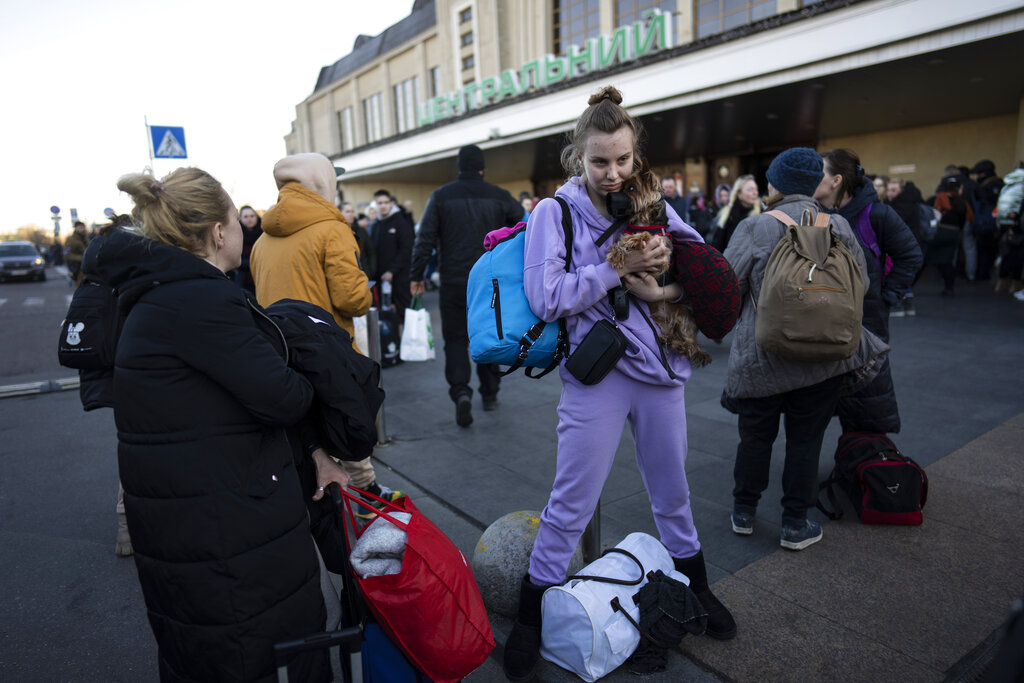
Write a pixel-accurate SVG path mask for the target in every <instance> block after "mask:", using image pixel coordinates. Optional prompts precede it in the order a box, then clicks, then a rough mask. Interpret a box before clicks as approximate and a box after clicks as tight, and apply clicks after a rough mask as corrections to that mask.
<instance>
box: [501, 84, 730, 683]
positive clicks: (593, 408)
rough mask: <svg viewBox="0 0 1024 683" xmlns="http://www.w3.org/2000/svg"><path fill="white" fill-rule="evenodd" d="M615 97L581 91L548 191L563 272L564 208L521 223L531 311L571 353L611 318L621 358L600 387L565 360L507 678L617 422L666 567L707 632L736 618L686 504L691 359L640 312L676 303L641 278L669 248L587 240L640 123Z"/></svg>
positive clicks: (687, 234) (630, 168) (604, 461)
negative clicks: (549, 471)
mask: <svg viewBox="0 0 1024 683" xmlns="http://www.w3.org/2000/svg"><path fill="white" fill-rule="evenodd" d="M621 101H622V95H621V94H620V93H619V92H618V90H616V89H615V88H613V87H610V86H608V87H605V88H603V89H602V90H601V91H599V92H598V93H597V94H595V95H593V96H592V97H591V98H590V106H588V108H587V109H586V111H585V112H584V113H583V115H582V116H581V117H580V118H579V120H578V121H577V125H576V131H575V134H574V135H573V138H572V143H571V144H569V145H568V146H567V147H566V148H565V149H564V150H563V151H562V164H563V166H565V168H566V171H567V172H568V173H569V174H570V175H571V176H572V177H571V178H570V179H569V180H568V181H567V182H566V183H565V185H563V186H562V187H560V188H559V189H558V191H557V192H556V193H555V194H556V195H557V196H559V197H561V198H563V199H564V200H565V201H566V202H567V203H568V205H569V207H570V211H571V214H572V225H573V241H572V250H573V253H572V259H571V266H570V271H569V272H568V273H567V272H566V271H565V260H566V253H565V240H564V235H563V232H562V212H561V207H560V206H559V204H558V202H557V201H556V200H554V199H545V200H542V201H541V202H540V203H539V204H538V205H537V206H536V207H535V208H534V211H533V213H532V214H531V215H530V220H529V227H528V228H527V230H526V252H525V256H526V263H525V270H524V286H525V290H526V296H527V299H528V300H529V302H530V307H531V308H532V309H533V312H534V313H535V314H536V315H537V316H539V317H540V318H542V319H543V320H546V321H552V320H557V319H558V318H564V319H565V323H566V329H567V331H568V334H569V342H570V348H572V349H575V348H576V346H577V345H578V344H579V343H580V341H581V340H582V339H583V337H584V336H585V335H586V334H587V332H588V331H589V330H590V329H591V327H593V325H594V323H596V322H597V321H598V320H601V319H602V318H604V319H606V320H609V321H613V322H616V323H617V324H618V327H619V329H620V330H621V331H622V332H623V334H624V335H625V337H626V340H627V349H626V352H625V355H624V356H623V357H622V358H620V359H619V361H618V363H617V364H616V365H615V367H614V368H613V369H612V370H611V372H609V373H608V375H607V376H606V377H605V378H604V379H603V380H601V381H600V382H599V383H597V384H594V385H590V386H587V385H584V384H582V383H581V382H579V381H578V380H577V379H576V378H574V377H573V376H572V375H571V374H570V373H569V372H568V371H567V370H566V369H565V368H564V367H562V368H560V374H561V377H562V398H561V401H560V402H559V404H558V418H559V421H558V461H557V470H556V474H555V481H554V485H553V487H552V491H551V497H550V499H549V500H548V504H547V506H546V507H545V508H544V511H543V513H541V518H540V529H539V531H538V533H537V540H536V542H535V544H534V547H533V553H532V555H531V557H530V568H529V574H528V575H527V576H526V577H524V579H523V582H522V587H521V592H520V599H519V614H518V616H517V618H516V622H515V625H514V627H513V630H512V633H511V634H510V635H509V638H508V642H507V643H506V645H505V661H504V666H505V674H506V676H507V677H508V678H509V679H511V680H514V681H519V680H527V679H529V678H530V677H531V676H532V674H533V670H534V668H535V665H536V663H537V660H538V657H539V647H540V625H541V611H540V604H541V603H540V600H541V596H542V595H543V592H544V590H545V589H546V588H547V587H548V586H552V585H555V584H560V583H562V582H563V581H565V575H566V571H567V569H568V566H569V560H570V558H571V556H572V554H573V552H574V550H575V548H576V544H577V542H578V541H579V538H580V536H581V534H582V533H583V530H584V528H585V527H586V525H587V523H588V522H589V521H590V518H591V517H592V515H593V513H594V510H595V508H596V506H597V503H598V499H599V498H600V495H601V489H602V488H603V486H604V482H605V479H606V478H607V477H608V473H609V472H610V471H611V466H612V461H613V460H614V458H615V451H616V449H617V447H618V443H619V439H620V436H621V433H622V427H623V425H624V423H625V420H626V418H627V417H628V418H629V420H630V425H631V428H632V434H633V439H634V441H635V443H636V458H637V464H638V465H639V467H640V473H641V476H642V477H643V481H644V485H645V486H646V488H647V491H648V494H649V496H650V499H651V509H652V511H653V513H654V521H655V524H656V525H657V527H658V531H659V533H660V535H661V541H662V543H664V544H665V546H666V547H667V548H668V551H669V553H670V554H671V555H672V557H673V558H675V564H676V568H677V569H679V571H681V572H682V573H684V574H685V575H686V576H687V577H689V578H690V587H691V588H692V589H693V591H694V592H695V593H696V594H697V596H698V597H699V598H700V600H701V603H702V604H703V605H704V607H705V609H707V610H708V612H709V620H708V630H707V634H708V635H710V636H712V637H716V638H720V639H727V638H732V637H733V636H735V634H736V624H735V622H734V621H733V619H732V616H731V615H730V614H729V611H728V610H727V609H726V608H725V606H724V605H722V604H721V603H720V602H719V601H718V600H717V599H716V598H715V597H714V595H712V593H711V591H710V590H709V588H708V583H707V572H706V569H705V566H704V558H703V553H702V552H701V549H700V542H699V541H698V540H697V530H696V528H695V527H694V524H693V515H692V512H691V510H690V500H689V487H688V485H687V483H686V471H685V469H684V463H685V460H686V412H685V407H684V402H683V401H684V399H683V391H684V385H685V383H686V380H687V379H688V378H689V377H690V364H689V361H688V360H687V359H686V358H685V357H683V356H680V355H678V354H676V353H674V352H672V351H670V350H668V349H667V348H664V349H663V348H660V346H659V342H658V339H657V332H656V331H655V329H654V328H653V327H652V326H651V324H649V323H648V322H647V320H645V316H644V315H642V314H641V311H642V312H643V313H644V314H646V317H647V318H649V317H650V314H649V312H648V308H647V303H646V302H647V301H660V300H662V299H663V298H668V299H669V300H674V299H677V298H679V297H680V296H681V294H682V291H681V289H680V288H679V286H678V285H676V284H672V285H669V286H667V287H665V288H663V287H661V286H659V285H658V284H657V282H656V281H655V280H654V278H653V277H652V276H651V275H650V274H649V273H650V272H653V271H656V270H657V269H658V267H659V263H660V264H661V265H662V266H663V265H664V261H665V256H666V253H665V252H666V251H667V247H666V246H665V245H664V244H662V243H661V241H660V240H653V241H652V242H651V243H650V244H649V245H648V248H647V249H646V250H645V251H643V252H637V253H635V254H634V255H633V256H632V257H631V258H630V260H628V261H627V263H626V264H625V266H623V267H622V268H620V269H618V270H617V269H616V268H615V267H613V266H612V265H611V264H609V263H606V262H605V252H606V251H607V249H608V246H609V245H611V244H612V243H614V242H615V239H616V237H617V235H612V237H611V238H609V239H608V240H607V241H606V242H605V243H604V244H603V245H602V246H600V247H599V246H597V244H596V240H597V239H598V238H599V237H600V236H601V234H602V233H603V232H604V231H605V230H607V229H608V228H609V226H610V225H611V224H612V222H613V221H612V218H611V216H610V215H609V213H608V211H607V209H606V205H605V200H606V196H607V194H608V193H609V192H616V191H619V190H621V188H622V183H623V181H624V180H625V179H626V178H627V177H629V176H630V175H632V174H633V172H634V171H635V170H636V169H637V168H639V165H640V153H639V149H638V142H639V137H640V135H641V131H640V129H639V124H638V123H637V122H636V121H635V120H634V119H633V118H632V117H630V116H629V114H628V113H626V111H625V110H624V109H623V108H622V107H621V106H619V103H620V102H621ZM666 212H667V214H668V231H669V233H671V235H672V237H673V238H674V239H676V240H679V239H683V240H696V241H700V239H701V238H700V235H699V234H698V233H697V231H696V230H694V229H693V228H691V227H689V226H688V225H686V224H684V223H683V222H682V221H681V220H680V218H679V216H678V215H677V214H676V213H675V211H673V210H672V208H671V207H669V206H666ZM620 285H625V286H626V287H627V289H628V290H629V292H630V299H632V301H631V303H630V315H629V316H628V318H626V319H619V320H616V319H615V318H613V311H612V307H611V305H610V303H609V300H608V292H609V291H610V290H612V289H614V288H615V287H618V286H620Z"/></svg>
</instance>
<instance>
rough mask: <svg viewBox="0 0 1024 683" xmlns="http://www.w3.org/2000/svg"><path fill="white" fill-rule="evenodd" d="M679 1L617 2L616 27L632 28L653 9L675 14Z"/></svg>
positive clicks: (638, 0)
mask: <svg viewBox="0 0 1024 683" xmlns="http://www.w3.org/2000/svg"><path fill="white" fill-rule="evenodd" d="M676 2H677V0H616V2H615V25H616V26H630V25H632V24H635V23H636V22H638V21H640V20H641V19H643V18H644V16H645V13H647V12H650V11H651V10H653V9H660V10H661V11H662V12H675V11H676Z"/></svg>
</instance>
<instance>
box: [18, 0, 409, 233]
mask: <svg viewBox="0 0 1024 683" xmlns="http://www.w3.org/2000/svg"><path fill="white" fill-rule="evenodd" d="M412 5H413V0H376V1H375V2H366V1H365V0H361V1H360V0H333V1H330V0H289V1H288V2H280V1H277V2H269V1H267V0H177V1H176V2H166V1H165V2H157V1H154V0H89V1H87V2H83V1H82V0H0V132H2V138H0V188H2V189H0V233H4V232H10V231H13V230H14V229H15V228H18V227H20V226H22V225H28V224H33V223H34V224H36V225H39V226H41V227H43V228H45V229H46V230H47V231H48V232H49V231H50V230H52V227H53V224H52V221H51V220H50V215H51V214H50V207H51V206H53V205H57V206H59V207H60V209H61V216H62V220H61V230H62V233H67V232H69V231H70V227H71V226H70V220H69V218H70V209H71V208H72V207H74V208H77V209H78V215H79V218H80V219H81V220H84V221H85V222H86V223H87V224H91V223H92V222H94V221H95V222H100V223H102V222H105V220H106V219H105V218H104V216H103V209H104V208H106V207H111V208H113V209H114V210H115V211H117V212H118V213H125V212H127V211H128V210H130V209H131V201H130V199H129V198H128V196H127V195H124V194H121V193H120V192H118V190H117V187H116V182H117V179H118V177H120V176H121V175H123V174H125V173H131V172H137V171H141V170H142V169H143V168H144V167H146V166H147V165H149V147H148V144H147V139H146V129H145V125H144V118H146V117H148V120H149V123H150V124H151V125H157V126H182V127H184V129H185V143H186V146H187V148H188V159H157V160H155V161H154V171H155V173H156V175H157V176H158V177H162V176H164V175H166V174H168V173H170V172H171V171H172V170H174V169H175V168H178V167H179V166H198V167H200V168H202V169H204V170H206V171H208V172H209V173H211V174H213V176H214V177H216V178H217V179H218V180H219V181H220V182H221V183H222V184H223V185H224V187H225V188H226V189H227V191H228V192H229V193H230V194H231V196H232V198H233V199H234V200H235V203H236V205H238V206H241V205H242V204H252V205H253V206H255V207H256V208H267V207H268V206H270V205H271V204H273V203H274V201H276V198H277V188H276V186H275V184H274V179H273V174H272V171H273V166H274V163H275V162H276V161H277V160H278V159H280V158H281V157H283V156H284V154H285V148H284V136H285V135H286V134H287V133H288V131H289V130H290V127H291V122H292V120H294V118H295V105H297V104H298V103H299V102H301V101H302V100H303V99H305V98H306V97H307V96H308V95H309V94H311V93H312V91H313V87H314V86H315V85H316V78H317V74H318V73H319V70H320V67H322V66H326V65H328V64H332V63H333V62H335V61H337V60H338V59H340V58H341V57H343V56H345V55H347V54H348V53H349V52H351V50H352V44H353V42H354V40H355V38H356V36H357V35H359V34H360V33H365V34H367V35H376V34H378V33H380V32H381V31H383V30H384V29H386V28H387V27H388V26H391V25H392V24H394V23H395V22H397V21H399V20H401V19H402V18H404V17H406V16H408V14H409V12H410V10H411V9H412Z"/></svg>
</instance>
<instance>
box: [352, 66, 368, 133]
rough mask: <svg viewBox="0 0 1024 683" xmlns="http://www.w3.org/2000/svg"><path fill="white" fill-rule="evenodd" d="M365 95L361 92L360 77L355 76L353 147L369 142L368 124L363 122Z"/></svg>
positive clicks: (353, 88) (353, 83)
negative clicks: (367, 135)
mask: <svg viewBox="0 0 1024 683" xmlns="http://www.w3.org/2000/svg"><path fill="white" fill-rule="evenodd" d="M364 118H365V117H364V115H363V95H362V93H361V92H360V90H359V77H358V76H355V77H353V78H352V127H353V128H354V129H355V130H353V131H352V132H353V136H352V137H354V138H355V140H353V141H352V146H353V147H359V146H360V145H365V144H366V143H368V142H369V140H368V139H367V138H366V122H365V121H364V120H363V119H364Z"/></svg>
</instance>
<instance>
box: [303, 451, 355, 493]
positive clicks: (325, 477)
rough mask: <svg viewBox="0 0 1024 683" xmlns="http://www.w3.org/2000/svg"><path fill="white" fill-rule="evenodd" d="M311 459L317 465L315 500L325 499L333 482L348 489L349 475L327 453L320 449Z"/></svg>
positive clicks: (314, 452)
mask: <svg viewBox="0 0 1024 683" xmlns="http://www.w3.org/2000/svg"><path fill="white" fill-rule="evenodd" d="M311 457H312V458H313V462H314V463H315V464H316V491H315V492H314V493H313V500H320V499H321V498H323V497H324V490H325V489H326V488H327V485H328V484H330V483H331V482H334V483H337V484H338V486H340V487H341V488H342V489H344V488H347V487H348V480H349V477H348V473H347V472H346V471H345V470H343V469H342V467H341V465H339V464H338V463H336V462H335V461H334V458H332V457H331V456H329V455H328V454H327V451H325V450H324V449H322V448H318V449H316V450H315V451H313V454H312V456H311Z"/></svg>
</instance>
